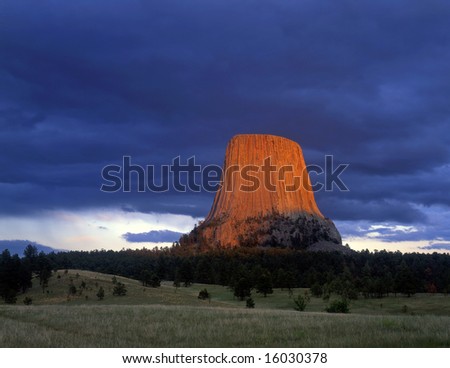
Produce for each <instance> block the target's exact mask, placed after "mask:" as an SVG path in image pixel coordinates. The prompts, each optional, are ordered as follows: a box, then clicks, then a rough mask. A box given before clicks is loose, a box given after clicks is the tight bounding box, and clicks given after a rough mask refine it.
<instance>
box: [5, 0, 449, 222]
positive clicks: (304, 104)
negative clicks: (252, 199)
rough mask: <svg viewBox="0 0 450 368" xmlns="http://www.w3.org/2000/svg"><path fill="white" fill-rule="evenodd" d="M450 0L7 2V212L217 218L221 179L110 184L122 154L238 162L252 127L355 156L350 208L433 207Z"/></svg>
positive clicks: (317, 150)
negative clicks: (162, 185) (230, 156)
mask: <svg viewBox="0 0 450 368" xmlns="http://www.w3.org/2000/svg"><path fill="white" fill-rule="evenodd" d="M449 16H450V5H449V4H448V2H446V1H427V2H424V1H410V0H408V1H406V0H404V1H397V2H395V3H393V2H391V1H377V2H373V1H369V0H367V1H341V2H336V1H302V2H299V1H282V2H281V1H275V0H273V1H266V0H258V1H256V0H255V1H248V2H241V1H234V0H233V1H222V2H211V1H206V0H198V1H189V2H186V1H181V0H180V1H164V2H162V1H161V2H143V1H133V0H130V1H127V2H123V1H110V0H109V1H96V2H91V1H77V2H73V3H68V2H46V1H44V2H40V3H39V5H37V4H35V2H33V1H21V2H17V1H2V4H1V5H0V24H1V25H2V36H1V38H0V55H1V57H0V129H1V134H0V147H1V148H0V150H1V152H0V153H1V155H0V164H1V168H2V171H1V173H0V185H1V193H2V194H1V202H2V206H0V211H2V212H3V213H4V214H11V213H14V214H18V213H25V212H26V213H28V214H29V213H33V212H36V211H39V210H42V209H52V208H70V209H73V208H85V207H120V208H128V209H130V210H133V211H142V212H171V213H184V214H190V215H193V216H200V217H201V216H205V215H206V213H207V211H208V209H209V206H210V204H211V200H212V195H211V194H207V193H187V194H182V193H174V192H173V191H169V192H167V193H164V194H152V193H144V194H142V193H136V192H134V193H115V194H106V193H102V192H100V191H99V187H100V185H101V176H100V172H101V170H102V168H103V167H104V166H105V165H108V164H110V163H118V162H120V161H121V159H122V156H123V155H131V156H132V157H133V159H134V160H135V161H136V162H139V163H140V164H142V165H145V164H155V165H159V164H168V163H170V162H171V160H172V159H173V158H174V157H176V156H178V155H181V157H184V158H185V159H187V158H188V157H190V156H193V155H195V156H196V157H197V159H198V161H200V162H202V163H204V164H206V163H215V164H221V163H222V160H223V155H224V152H225V146H226V143H227V141H228V140H229V139H230V138H231V137H232V136H233V135H234V134H237V133H272V134H279V135H283V136H286V137H288V138H291V139H293V140H295V141H297V142H299V143H300V144H301V146H302V148H303V150H304V153H305V158H306V160H307V162H308V163H316V164H321V163H322V162H323V157H324V155H325V154H333V155H334V156H335V160H336V162H338V163H339V162H341V163H348V164H349V165H350V166H349V168H348V170H347V171H346V172H345V175H344V176H343V180H344V181H345V183H346V184H347V185H348V187H349V188H350V191H349V192H338V191H333V192H319V193H317V195H316V198H317V200H318V202H319V206H320V208H321V209H322V211H323V212H324V213H325V214H326V215H327V216H329V217H331V218H333V219H337V220H347V221H352V220H354V221H356V220H370V221H396V222H398V223H423V224H426V223H427V216H426V214H425V213H424V212H423V211H422V210H421V207H420V206H431V205H439V206H444V207H446V206H449V205H450V202H449V196H448V194H447V193H448V188H449V187H450V182H449V175H448V174H449V169H448V163H449V161H450V148H449V147H450V105H449V104H448V101H449V99H450V86H449V84H448V81H447V78H446V77H445V76H447V75H450V62H449V61H450V60H449V56H450V47H449V44H450V23H449V22H448V19H449Z"/></svg>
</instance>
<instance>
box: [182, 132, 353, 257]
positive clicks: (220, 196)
mask: <svg viewBox="0 0 450 368" xmlns="http://www.w3.org/2000/svg"><path fill="white" fill-rule="evenodd" d="M182 240H183V239H182ZM184 242H187V243H190V244H198V245H202V246H204V247H238V246H244V247H253V246H281V247H290V248H298V249H308V248H310V249H319V250H326V249H324V248H327V247H328V248H329V249H330V250H336V249H339V248H344V247H342V245H341V237H340V235H339V232H338V231H337V229H336V227H335V226H334V224H333V222H332V221H331V220H329V219H327V218H325V217H324V216H323V215H322V213H321V212H320V210H319V208H318V207H317V204H316V202H315V200H314V193H313V191H312V189H311V184H310V179H309V175H308V172H307V168H306V164H305V160H304V158H303V153H302V150H301V148H300V146H299V145H298V144H297V143H295V142H293V141H291V140H289V139H286V138H282V137H278V136H273V135H265V134H243V135H237V136H235V137H233V138H232V139H231V141H230V142H229V144H228V147H227V150H226V154H225V162H224V167H223V172H222V180H221V186H220V189H219V190H218V191H217V193H216V196H215V199H214V203H213V205H212V208H211V210H210V213H209V214H208V216H207V217H206V219H205V221H204V222H202V223H201V224H200V225H199V226H198V227H196V228H195V229H194V230H193V231H192V232H191V233H190V234H189V235H188V236H186V237H185V238H184Z"/></svg>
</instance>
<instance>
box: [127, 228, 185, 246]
mask: <svg viewBox="0 0 450 368" xmlns="http://www.w3.org/2000/svg"><path fill="white" fill-rule="evenodd" d="M181 235H183V234H182V233H179V232H176V231H171V230H152V231H149V232H148V233H138V234H133V233H126V234H123V235H122V237H123V238H124V239H125V240H126V241H127V242H129V243H167V242H170V243H171V242H174V241H177V240H178V239H180V236H181Z"/></svg>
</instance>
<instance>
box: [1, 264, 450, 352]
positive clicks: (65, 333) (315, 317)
mask: <svg viewBox="0 0 450 368" xmlns="http://www.w3.org/2000/svg"><path fill="white" fill-rule="evenodd" d="M58 275H59V277H58ZM117 280H118V281H120V282H123V283H124V284H125V285H126V287H127V290H128V293H127V295H126V296H122V297H119V296H113V295H112V289H113V286H114V285H113V283H112V275H105V274H99V273H94V272H88V271H76V270H69V271H68V273H67V274H66V273H64V272H63V271H59V272H58V273H57V274H56V275H54V276H53V277H52V278H51V279H50V283H49V287H48V293H47V292H45V293H43V292H42V289H41V288H40V287H39V284H38V283H37V285H34V287H33V288H32V289H31V290H29V291H28V292H27V293H26V294H25V295H20V296H19V297H18V301H17V305H0V325H1V326H2V328H1V330H0V347H450V296H444V295H425V294H423V295H415V296H413V297H411V298H407V297H403V296H397V297H394V296H391V297H389V298H383V299H360V300H356V301H353V302H352V303H351V305H350V311H351V313H350V314H347V315H342V314H329V313H326V312H324V309H325V307H326V305H327V303H326V302H324V301H323V300H322V299H319V298H311V302H310V304H308V306H307V308H306V311H305V312H298V311H295V310H294V308H293V307H294V303H293V300H292V298H290V297H289V295H288V292H287V291H286V290H279V289H276V290H274V294H272V295H268V296H267V298H264V297H263V296H262V295H259V294H256V293H253V295H252V297H253V299H254V300H255V303H256V306H255V309H246V308H245V302H242V301H238V300H236V299H235V298H233V295H232V292H231V291H230V290H228V289H227V288H225V287H221V286H217V285H200V284H196V285H193V286H191V287H189V288H184V287H180V288H177V289H176V288H174V287H173V286H172V285H171V283H169V282H167V283H163V284H162V286H161V287H160V288H157V289H153V288H147V287H143V286H142V285H141V284H140V283H139V282H138V281H135V280H131V279H126V278H121V277H117ZM82 281H84V282H85V284H86V289H84V290H83V291H82V293H81V295H76V296H68V289H69V285H70V284H71V283H73V284H74V285H75V286H77V289H79V286H80V285H81V283H82ZM100 286H102V287H103V288H104V289H105V298H104V300H101V301H100V300H98V298H97V297H96V293H97V290H98V288H99V287H100ZM205 287H206V288H207V289H208V291H209V292H210V293H211V296H212V298H211V300H210V301H208V300H205V301H203V300H199V299H198V298H197V295H198V292H199V290H201V289H202V288H205ZM303 292H304V290H299V289H297V290H294V297H295V296H296V295H297V294H298V293H303ZM26 296H29V297H31V298H32V299H33V304H32V305H30V306H25V305H23V304H22V300H23V299H24V298H25V297H26ZM405 306H406V307H405ZM405 311H406V313H405Z"/></svg>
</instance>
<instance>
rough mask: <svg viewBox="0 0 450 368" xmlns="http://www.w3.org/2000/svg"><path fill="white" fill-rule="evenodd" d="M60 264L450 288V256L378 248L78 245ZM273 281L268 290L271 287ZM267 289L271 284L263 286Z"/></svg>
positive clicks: (202, 278)
mask: <svg viewBox="0 0 450 368" xmlns="http://www.w3.org/2000/svg"><path fill="white" fill-rule="evenodd" d="M48 259H49V262H50V263H51V264H52V265H53V267H55V268H65V269H66V268H76V269H84V270H91V271H97V272H103V273H110V274H117V275H122V276H125V277H131V278H135V279H138V280H141V281H142V282H143V284H145V285H149V286H159V282H160V280H173V281H175V283H176V284H177V283H179V284H181V285H184V286H189V285H190V284H192V283H204V284H219V285H223V286H230V287H232V288H235V286H236V285H237V284H238V283H241V284H248V287H250V288H256V289H258V284H259V289H260V290H263V289H264V286H261V285H269V286H270V287H274V288H285V289H288V290H290V289H292V288H296V287H304V288H312V292H313V293H314V294H315V295H321V296H326V295H327V294H330V293H337V294H340V295H343V296H345V297H349V298H352V297H356V296H358V295H361V296H363V297H383V296H385V295H387V294H390V293H401V294H406V295H408V296H409V295H412V294H414V293H421V292H427V293H436V292H439V293H448V292H449V291H450V255H448V254H438V253H433V254H423V253H407V254H402V253H401V252H388V251H375V252H369V251H368V250H366V251H361V252H354V253H352V254H348V255H344V254H341V253H322V252H317V253H314V252H305V251H299V250H289V249H279V248H269V249H267V248H266V249H261V248H237V249H215V250H210V251H208V252H199V253H196V252H195V248H194V249H193V248H188V247H182V246H173V247H172V248H165V249H159V250H149V249H145V248H144V249H141V250H121V251H118V252H115V251H104V250H102V251H90V252H84V251H73V252H65V253H52V254H49V255H48ZM269 286H268V289H270V287H269ZM261 292H262V293H264V291H261Z"/></svg>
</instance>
